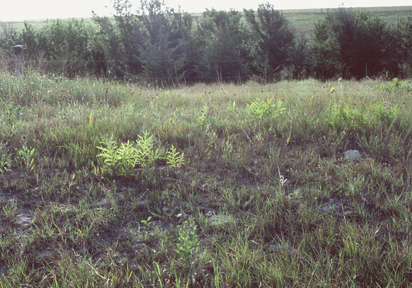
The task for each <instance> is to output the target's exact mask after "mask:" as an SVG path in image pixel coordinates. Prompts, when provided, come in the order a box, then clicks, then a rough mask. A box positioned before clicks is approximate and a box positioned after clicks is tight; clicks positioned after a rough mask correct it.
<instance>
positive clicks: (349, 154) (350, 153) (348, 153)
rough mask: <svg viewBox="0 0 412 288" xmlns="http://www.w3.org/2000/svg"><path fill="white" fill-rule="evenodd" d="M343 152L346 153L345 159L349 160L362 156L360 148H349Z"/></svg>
mask: <svg viewBox="0 0 412 288" xmlns="http://www.w3.org/2000/svg"><path fill="white" fill-rule="evenodd" d="M343 154H345V157H344V159H345V160H348V161H353V160H356V159H359V158H361V155H360V153H359V151H358V150H348V151H346V152H345V153H343Z"/></svg>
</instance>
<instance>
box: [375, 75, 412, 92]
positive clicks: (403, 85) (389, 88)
mask: <svg viewBox="0 0 412 288" xmlns="http://www.w3.org/2000/svg"><path fill="white" fill-rule="evenodd" d="M376 87H377V88H378V90H379V91H381V92H399V93H411V92H412V86H411V84H410V81H399V79H398V78H393V79H392V82H388V83H387V84H383V83H382V84H380V85H377V86H376Z"/></svg>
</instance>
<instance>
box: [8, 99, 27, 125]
mask: <svg viewBox="0 0 412 288" xmlns="http://www.w3.org/2000/svg"><path fill="white" fill-rule="evenodd" d="M22 110H23V108H21V106H20V105H14V104H13V103H10V104H8V105H7V106H6V109H5V111H4V116H5V118H6V121H5V122H6V125H8V126H10V127H11V126H12V125H13V123H14V122H15V121H16V119H17V118H18V116H20V115H21V112H22Z"/></svg>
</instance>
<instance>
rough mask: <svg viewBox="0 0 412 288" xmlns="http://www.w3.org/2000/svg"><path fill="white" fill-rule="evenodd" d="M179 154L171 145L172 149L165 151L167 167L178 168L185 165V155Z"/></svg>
mask: <svg viewBox="0 0 412 288" xmlns="http://www.w3.org/2000/svg"><path fill="white" fill-rule="evenodd" d="M179 154H180V153H179V152H177V151H176V148H175V147H174V146H173V145H172V148H170V150H168V151H167V156H166V164H167V165H169V167H180V166H181V165H183V164H185V158H184V155H185V153H182V154H180V155H179Z"/></svg>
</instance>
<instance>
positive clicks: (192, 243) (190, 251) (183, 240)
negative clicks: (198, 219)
mask: <svg viewBox="0 0 412 288" xmlns="http://www.w3.org/2000/svg"><path fill="white" fill-rule="evenodd" d="M199 245H200V244H199V236H197V234H196V225H195V224H194V223H193V222H192V221H191V223H190V224H189V223H188V222H187V221H185V222H184V223H183V226H182V227H180V228H179V243H178V247H177V249H175V252H176V253H177V254H179V255H180V257H181V258H182V259H183V260H184V261H186V262H189V263H191V261H192V259H193V257H194V256H195V255H196V253H197V252H198V251H199Z"/></svg>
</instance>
